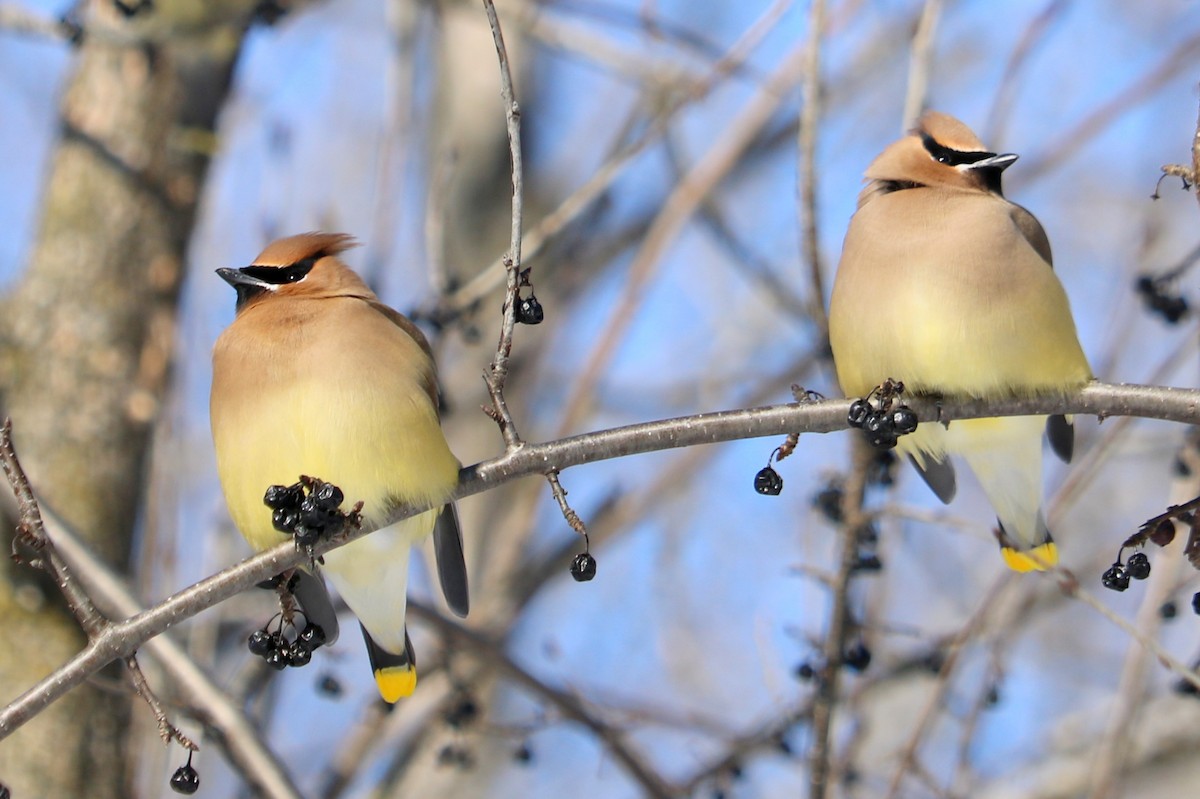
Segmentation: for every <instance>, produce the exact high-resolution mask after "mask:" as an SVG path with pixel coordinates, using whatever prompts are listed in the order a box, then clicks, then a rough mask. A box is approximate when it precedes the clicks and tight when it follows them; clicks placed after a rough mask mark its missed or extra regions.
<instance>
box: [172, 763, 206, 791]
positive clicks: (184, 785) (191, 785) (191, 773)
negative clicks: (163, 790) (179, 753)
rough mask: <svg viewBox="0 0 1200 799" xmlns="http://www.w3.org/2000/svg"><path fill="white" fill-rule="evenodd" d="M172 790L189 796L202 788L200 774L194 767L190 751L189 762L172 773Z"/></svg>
mask: <svg viewBox="0 0 1200 799" xmlns="http://www.w3.org/2000/svg"><path fill="white" fill-rule="evenodd" d="M171 790H172V791H174V792H175V793H185V794H188V795H189V796H190V795H191V794H194V793H195V792H196V791H198V790H200V774H199V773H198V772H197V771H196V769H194V768H192V755H191V753H190V752H189V753H188V762H187V763H185V764H183V765H182V766H180V767H179V768H177V769H175V773H174V774H172V775H171Z"/></svg>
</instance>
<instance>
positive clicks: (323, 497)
mask: <svg viewBox="0 0 1200 799" xmlns="http://www.w3.org/2000/svg"><path fill="white" fill-rule="evenodd" d="M312 498H313V500H314V501H315V502H316V504H317V507H319V508H321V509H323V510H326V511H330V510H336V509H337V508H338V506H340V505H341V504H342V501H343V500H344V499H345V498H346V496H345V494H343V493H342V489H340V488H338V487H337V486H335V485H334V484H333V483H318V484H317V485H316V486H314V487H313V491H312Z"/></svg>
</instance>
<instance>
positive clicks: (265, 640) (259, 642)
mask: <svg viewBox="0 0 1200 799" xmlns="http://www.w3.org/2000/svg"><path fill="white" fill-rule="evenodd" d="M246 648H248V649H249V650H250V654H251V655H256V656H258V657H265V656H266V655H267V654H268V653H269V652H270V651H271V650H272V649H274V648H275V641H274V639H273V638H272V637H271V634H270V633H268V632H267V631H266V630H255V631H254V632H252V633H250V638H249V639H247V641H246Z"/></svg>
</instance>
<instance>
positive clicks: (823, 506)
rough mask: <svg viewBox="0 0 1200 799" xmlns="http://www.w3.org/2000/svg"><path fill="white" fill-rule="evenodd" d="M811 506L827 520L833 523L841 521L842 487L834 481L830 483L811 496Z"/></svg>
mask: <svg viewBox="0 0 1200 799" xmlns="http://www.w3.org/2000/svg"><path fill="white" fill-rule="evenodd" d="M813 507H814V508H816V509H817V510H818V511H820V512H821V515H822V516H824V517H825V518H826V519H828V520H829V521H831V522H833V523H834V524H841V522H842V518H843V517H842V487H841V486H840V485H838V484H835V483H830V484H828V485H826V486H825V487H824V488H822V489H821V490H820V491H818V492H817V495H816V496H815V497H813Z"/></svg>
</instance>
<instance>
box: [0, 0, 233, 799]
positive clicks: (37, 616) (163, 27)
mask: <svg viewBox="0 0 1200 799" xmlns="http://www.w3.org/2000/svg"><path fill="white" fill-rule="evenodd" d="M254 5H255V3H254V2H253V0H222V1H221V2H204V0H158V2H157V3H155V4H154V5H153V7H151V8H149V9H143V10H142V11H141V12H140V13H138V14H137V15H136V16H134V17H133V18H132V19H128V20H127V19H125V18H124V17H123V16H122V15H121V14H119V13H118V11H117V9H116V8H115V7H114V5H113V3H112V2H111V1H110V0H93V2H92V3H90V4H89V6H88V7H87V8H86V12H85V16H84V18H83V19H84V21H85V22H84V24H85V33H84V36H83V40H82V43H81V47H80V52H79V57H78V62H77V65H76V70H75V73H74V75H73V76H72V77H71V78H70V79H69V81H68V84H67V87H66V89H65V92H64V95H63V98H62V102H61V139H60V142H59V144H58V148H57V151H56V152H55V153H54V155H53V157H52V161H51V165H50V169H49V172H48V174H47V179H46V188H45V193H44V195H43V208H42V215H41V223H40V228H39V230H38V233H37V239H36V242H35V244H34V247H33V248H32V251H31V255H30V260H29V263H28V266H27V270H26V272H25V274H24V276H23V278H22V280H21V281H20V282H19V283H18V284H17V285H16V287H15V288H14V289H13V291H12V293H11V295H10V296H8V297H6V298H5V300H4V308H3V313H2V314H0V341H3V342H4V347H3V349H2V350H0V391H2V392H3V394H2V400H3V410H4V412H5V413H7V414H9V415H11V417H12V419H13V426H14V438H15V441H16V444H17V447H18V450H19V452H20V454H21V456H22V459H23V461H24V463H25V466H26V468H27V470H28V472H29V474H30V478H31V480H32V481H33V484H34V488H35V490H36V491H37V492H38V494H39V496H40V497H42V498H43V500H44V501H45V502H46V503H47V504H48V505H50V506H51V507H53V508H54V509H55V510H56V511H57V512H59V513H60V514H62V515H63V516H64V517H66V518H67V519H68V520H70V521H71V522H72V523H73V524H74V525H75V526H76V527H77V528H78V529H80V530H81V531H85V533H86V535H87V537H88V539H89V541H90V543H91V545H92V546H93V547H94V548H95V549H96V550H97V551H98V552H100V553H101V554H102V555H103V557H105V558H106V559H107V560H108V561H109V562H110V563H112V564H114V565H116V566H117V567H119V568H124V567H125V566H126V565H127V564H128V562H129V556H130V545H131V541H132V533H133V530H134V523H135V520H136V518H137V513H138V505H139V501H140V498H141V491H142V484H143V481H142V473H143V467H144V464H145V462H146V454H147V446H148V443H149V441H150V435H149V434H150V430H151V426H152V425H153V423H154V421H155V418H156V416H157V413H158V408H159V402H160V399H161V396H162V392H163V389H164V385H165V383H166V378H167V374H168V371H169V364H170V355H171V351H172V332H173V323H174V315H175V305H176V300H177V297H178V290H179V284H180V279H181V276H182V266H183V263H184V256H185V251H186V248H187V243H188V239H189V235H190V233H191V229H192V224H193V219H194V216H195V210H196V201H197V198H198V197H199V194H200V188H201V185H202V183H203V180H204V174H205V170H206V168H207V165H208V160H209V153H210V152H211V150H212V144H213V142H214V141H215V140H214V138H213V135H212V131H213V127H214V125H215V121H216V116H217V113H218V111H219V110H220V108H221V105H222V103H223V101H224V98H225V96H226V94H227V93H228V90H229V86H230V77H231V72H232V67H233V64H234V60H235V59H236V57H237V53H238V49H239V46H240V44H241V41H242V38H243V36H244V33H245V30H246V25H247V22H248V21H249V18H250V14H251V11H252V9H253V7H254ZM9 534H10V531H8V530H6V531H5V539H4V540H3V541H0V545H3V546H7V540H8V539H7V536H8V535H9ZM0 562H2V564H3V565H0V578H2V579H0V619H2V621H0V685H3V686H4V689H5V699H8V698H11V697H12V696H15V695H16V694H17V693H19V692H20V691H22V690H24V689H25V688H27V687H29V686H31V685H32V684H33V683H34V682H35V681H36V680H38V679H40V678H41V677H43V676H44V675H45V674H46V673H48V672H49V671H51V670H52V669H53V668H55V667H56V666H57V665H59V664H60V663H62V662H63V661H65V660H66V659H67V658H68V657H70V656H71V655H73V654H74V653H75V652H76V651H77V650H78V648H79V646H80V644H81V636H80V633H79V630H78V628H77V626H76V624H75V622H74V621H73V620H72V619H71V618H70V617H69V615H68V614H66V613H65V612H64V610H63V608H62V605H61V603H60V602H59V601H58V597H57V592H56V591H55V590H54V589H53V588H48V587H46V586H44V585H40V584H38V583H36V582H34V580H35V579H36V578H35V576H34V575H32V574H31V572H30V571H29V570H28V569H23V568H21V567H17V566H14V565H12V564H11V563H9V562H8V560H7V559H3V561H0ZM114 673H115V672H114ZM129 713H130V705H129V701H128V698H127V693H126V692H125V691H118V692H105V691H98V690H95V689H92V688H88V689H86V690H81V691H77V692H75V693H74V694H72V695H71V696H69V697H67V699H66V700H64V701H62V702H59V703H58V704H57V705H55V706H54V707H52V708H51V709H50V710H49V711H47V712H46V713H43V714H42V715H41V716H39V717H38V718H36V719H35V720H33V721H32V722H30V723H29V724H28V725H27V726H26V727H24V728H22V729H21V730H20V731H19V732H18V733H16V734H15V735H14V736H13V737H12V738H11V739H9V740H7V741H5V743H4V745H3V746H0V782H3V783H4V784H6V785H8V786H9V787H10V788H11V789H12V791H13V795H14V796H21V797H34V796H44V797H69V796H88V797H91V798H92V799H98V798H101V797H124V796H128V795H130V793H129V790H128V788H127V785H128V781H127V777H126V775H125V773H124V772H125V763H126V758H125V757H124V745H125V734H126V732H127V730H128V718H129Z"/></svg>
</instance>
